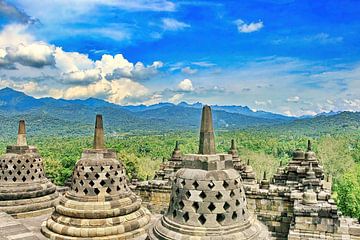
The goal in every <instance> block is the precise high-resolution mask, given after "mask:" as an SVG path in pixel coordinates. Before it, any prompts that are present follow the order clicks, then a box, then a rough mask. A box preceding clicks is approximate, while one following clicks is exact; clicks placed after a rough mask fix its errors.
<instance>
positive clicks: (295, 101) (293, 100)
mask: <svg viewBox="0 0 360 240" xmlns="http://www.w3.org/2000/svg"><path fill="white" fill-rule="evenodd" d="M286 101H287V102H294V103H297V102H299V101H300V97H299V96H293V97H289V98H288V99H286Z"/></svg>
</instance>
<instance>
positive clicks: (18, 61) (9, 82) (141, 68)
mask: <svg viewBox="0 0 360 240" xmlns="http://www.w3.org/2000/svg"><path fill="white" fill-rule="evenodd" d="M8 36H9V38H8ZM12 40H13V41H12ZM162 66H163V63H162V62H161V61H154V62H153V63H152V64H150V65H145V64H144V63H142V62H137V63H135V64H134V63H131V62H129V61H128V60H127V59H126V58H125V57H124V56H123V55H122V54H116V55H114V56H112V55H108V54H104V55H103V56H102V58H101V59H100V60H97V61H93V60H92V59H90V58H89V56H88V55H87V54H82V53H79V52H67V51H64V50H63V49H62V48H61V47H58V46H55V45H51V44H48V43H46V42H42V41H38V40H37V39H35V38H34V37H33V36H31V35H30V34H28V33H27V31H26V27H25V26H21V25H11V26H7V27H5V28H4V29H3V30H2V31H1V32H0V68H3V69H5V70H6V71H5V70H4V72H5V74H3V75H1V76H0V80H1V85H2V86H9V87H13V88H15V89H18V90H21V91H24V92H26V93H29V94H32V95H35V96H52V97H57V98H58V97H62V98H66V99H74V98H88V97H98V98H102V99H105V100H108V101H110V102H113V103H119V104H120V103H121V104H126V101H127V100H129V99H131V100H132V101H135V100H136V99H138V100H141V99H145V98H147V99H148V100H149V101H150V99H156V98H152V97H151V96H150V95H151V92H150V90H149V89H148V88H147V87H145V86H144V85H143V84H141V83H140V81H142V80H147V79H149V78H151V77H154V76H155V75H157V74H158V72H159V69H160V68H161V67H162ZM15 68H16V71H15V70H12V69H15ZM40 82H41V84H39V83H40Z"/></svg>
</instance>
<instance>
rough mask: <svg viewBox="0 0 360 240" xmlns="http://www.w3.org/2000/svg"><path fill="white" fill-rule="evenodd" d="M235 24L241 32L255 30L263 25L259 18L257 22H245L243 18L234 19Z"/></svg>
mask: <svg viewBox="0 0 360 240" xmlns="http://www.w3.org/2000/svg"><path fill="white" fill-rule="evenodd" d="M235 24H236V26H237V29H238V31H239V32H241V33H251V32H256V31H259V30H260V29H262V28H263V27H264V24H263V22H262V21H260V20H259V21H258V22H252V23H249V24H247V23H245V22H244V21H243V20H241V19H238V20H236V21H235Z"/></svg>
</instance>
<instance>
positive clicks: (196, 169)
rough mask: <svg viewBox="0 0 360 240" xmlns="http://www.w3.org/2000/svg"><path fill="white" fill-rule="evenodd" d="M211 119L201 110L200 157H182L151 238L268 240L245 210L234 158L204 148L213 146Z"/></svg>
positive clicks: (205, 110) (265, 232) (151, 232)
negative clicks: (166, 202)
mask: <svg viewBox="0 0 360 240" xmlns="http://www.w3.org/2000/svg"><path fill="white" fill-rule="evenodd" d="M211 117H212V116H211V109H210V107H204V109H203V115H202V127H201V131H200V147H199V148H200V150H199V154H187V155H185V156H184V157H183V163H184V168H182V169H180V170H179V171H178V172H177V173H176V177H175V179H174V181H173V184H172V190H171V198H170V203H169V208H168V211H167V213H166V214H165V215H164V216H163V217H162V218H161V219H160V220H159V221H158V222H157V223H156V224H155V225H154V226H153V227H152V228H151V229H150V232H149V237H150V239H194V238H196V239H268V231H267V229H266V228H265V226H263V225H262V224H261V223H260V222H258V221H257V220H256V218H254V217H253V215H252V214H250V213H249V211H248V209H247V203H246V196H245V191H244V188H243V186H242V180H241V176H240V174H239V173H238V172H237V171H236V170H235V169H234V168H233V162H232V155H230V154H216V153H215V149H214V151H212V150H209V149H212V147H209V146H207V147H204V146H205V145H209V143H211V144H214V146H215V142H213V143H212V139H213V136H214V135H213V129H212V119H211ZM204 132H206V134H205V135H204V134H203V133H204ZM211 136H212V137H211ZM201 149H203V150H201Z"/></svg>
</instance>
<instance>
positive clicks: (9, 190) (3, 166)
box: [0, 120, 58, 218]
mask: <svg viewBox="0 0 360 240" xmlns="http://www.w3.org/2000/svg"><path fill="white" fill-rule="evenodd" d="M57 200H58V193H57V192H56V187H55V185H53V184H52V183H51V182H50V181H49V180H48V179H47V178H46V176H45V173H44V166H43V162H42V160H41V157H40V155H39V154H38V152H37V149H36V148H35V147H33V146H28V145H27V142H26V130H25V121H24V120H20V122H19V131H18V141H17V144H16V145H14V146H8V147H7V148H6V153H5V154H4V155H2V156H0V212H6V213H8V214H10V215H12V216H13V217H16V218H26V217H33V216H39V215H42V214H45V213H48V212H49V211H52V210H53V207H54V206H55V205H56V203H57Z"/></svg>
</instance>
